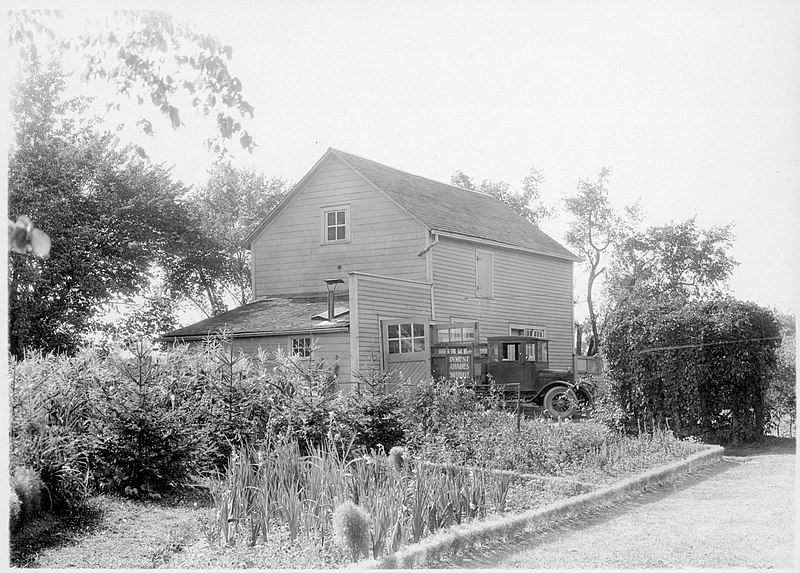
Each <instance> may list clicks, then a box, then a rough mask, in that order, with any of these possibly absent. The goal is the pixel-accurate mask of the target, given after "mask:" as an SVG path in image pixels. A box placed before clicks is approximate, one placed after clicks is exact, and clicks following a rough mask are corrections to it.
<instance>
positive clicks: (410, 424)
mask: <svg viewBox="0 0 800 573" xmlns="http://www.w3.org/2000/svg"><path fill="white" fill-rule="evenodd" d="M403 392H404V395H403V404H404V405H403V410H402V424H403V430H404V433H405V440H406V444H407V445H408V446H409V447H410V448H412V449H414V448H421V447H423V445H424V444H426V443H430V442H431V441H433V440H435V441H437V442H439V443H442V444H445V447H448V446H449V445H451V444H452V443H455V442H456V441H457V439H458V432H459V430H460V429H462V428H464V427H466V426H467V425H469V424H470V423H471V419H470V415H471V414H472V413H474V412H480V411H484V410H486V409H488V408H489V407H491V403H489V402H486V401H484V400H482V399H481V398H480V397H478V396H477V395H476V394H475V391H474V390H472V389H470V388H467V387H466V386H465V385H464V382H463V381H459V382H454V381H452V380H446V379H439V380H422V381H420V382H419V383H417V384H411V385H407V386H406V387H405V388H404V389H403Z"/></svg>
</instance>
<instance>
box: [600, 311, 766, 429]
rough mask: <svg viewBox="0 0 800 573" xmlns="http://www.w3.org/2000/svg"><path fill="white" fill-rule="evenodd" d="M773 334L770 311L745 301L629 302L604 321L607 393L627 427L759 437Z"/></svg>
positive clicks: (763, 413) (762, 426)
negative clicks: (666, 428) (607, 378)
mask: <svg viewBox="0 0 800 573" xmlns="http://www.w3.org/2000/svg"><path fill="white" fill-rule="evenodd" d="M778 336H779V331H778V323H777V320H776V319H775V316H774V315H773V314H772V312H771V311H769V310H767V309H764V308H761V307H758V306H757V305H755V304H753V303H743V302H739V301H736V300H733V299H722V300H713V301H707V302H690V303H687V304H677V303H660V304H656V303H651V302H646V301H645V302H637V303H631V304H629V305H628V306H625V307H622V308H620V309H618V310H617V311H615V312H614V313H612V314H611V315H610V316H609V317H608V319H607V320H606V324H605V353H606V358H607V364H608V376H609V382H608V391H609V395H610V398H611V399H612V400H613V401H614V402H615V403H616V404H617V405H618V406H619V407H620V409H621V410H623V411H624V416H623V420H622V423H623V424H624V425H625V427H626V429H628V430H630V431H636V430H641V429H645V428H647V429H652V428H654V427H664V426H668V427H670V428H672V429H673V430H674V431H675V433H676V435H678V436H681V437H686V436H696V437H699V438H701V439H704V440H709V441H715V442H737V441H740V440H745V441H749V440H757V439H760V438H761V437H762V436H763V435H764V430H765V427H766V424H767V421H768V412H767V407H766V390H767V383H768V380H769V376H770V374H771V372H772V369H773V368H774V366H775V360H776V357H775V349H776V346H777V337H778Z"/></svg>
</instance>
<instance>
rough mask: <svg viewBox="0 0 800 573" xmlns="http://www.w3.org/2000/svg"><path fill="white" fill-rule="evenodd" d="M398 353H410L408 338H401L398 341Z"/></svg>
mask: <svg viewBox="0 0 800 573" xmlns="http://www.w3.org/2000/svg"><path fill="white" fill-rule="evenodd" d="M400 352H411V339H410V338H401V339H400Z"/></svg>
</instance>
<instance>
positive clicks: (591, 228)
mask: <svg viewBox="0 0 800 573" xmlns="http://www.w3.org/2000/svg"><path fill="white" fill-rule="evenodd" d="M610 176H611V169H610V168H608V167H604V168H603V169H602V170H600V172H599V173H598V175H597V180H596V181H590V180H588V179H582V180H581V181H579V182H578V192H577V193H576V194H575V195H574V196H572V197H567V198H565V199H564V205H565V206H566V209H567V211H568V212H569V213H571V214H572V221H571V222H570V224H569V229H568V230H567V233H566V235H565V239H566V241H567V244H568V245H570V246H571V247H574V248H575V249H577V250H578V251H579V252H580V253H581V254H582V255H583V256H584V257H585V259H586V266H587V267H588V271H589V278H588V281H587V285H586V303H587V305H588V308H589V322H590V323H591V328H592V341H593V343H592V344H590V346H589V350H588V354H589V355H590V356H591V355H594V354H596V353H597V349H598V345H599V343H600V336H599V330H598V326H597V312H596V309H595V306H594V298H593V291H594V284H595V281H596V280H597V279H598V277H599V276H600V275H601V274H603V272H604V271H605V266H602V265H603V257H604V255H605V254H606V253H607V251H608V250H609V249H610V248H612V247H613V246H614V245H616V244H619V243H621V242H622V241H623V240H624V238H625V237H626V236H627V234H628V233H630V227H631V224H632V222H634V221H636V220H638V218H639V212H638V206H636V205H634V206H631V207H626V208H625V214H624V215H623V214H620V213H619V212H618V211H616V210H615V209H614V208H613V207H612V205H611V202H610V201H609V199H608V189H607V184H608V179H609V177H610Z"/></svg>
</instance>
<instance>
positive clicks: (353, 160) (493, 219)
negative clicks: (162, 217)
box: [243, 148, 580, 261]
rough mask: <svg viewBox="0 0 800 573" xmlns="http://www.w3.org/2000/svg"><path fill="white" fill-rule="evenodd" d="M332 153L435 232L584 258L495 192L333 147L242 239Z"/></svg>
mask: <svg viewBox="0 0 800 573" xmlns="http://www.w3.org/2000/svg"><path fill="white" fill-rule="evenodd" d="M331 156H334V157H337V158H339V160H341V161H343V162H344V163H345V164H346V165H348V166H349V167H350V168H351V169H353V170H354V171H356V172H357V173H359V174H360V175H361V176H362V177H363V178H364V180H365V181H367V182H368V183H370V184H371V185H372V186H373V187H375V188H376V189H378V190H379V191H381V192H383V193H384V194H385V195H386V196H387V197H389V198H390V199H392V200H393V201H394V202H395V203H397V204H398V205H399V206H400V207H401V208H402V209H405V210H406V211H407V212H408V213H410V214H411V215H412V216H413V217H415V218H416V219H418V220H419V221H420V222H421V223H422V224H423V225H425V226H426V227H428V229H430V230H431V231H432V232H434V233H437V232H438V233H449V234H452V235H456V236H459V237H463V238H464V239H465V240H470V239H474V240H475V239H477V240H483V241H491V242H494V243H498V244H500V245H507V246H509V247H514V248H519V249H523V250H526V251H532V252H535V253H539V254H543V255H548V256H552V257H557V258H560V259H567V260H570V261H580V258H579V257H577V256H575V255H574V254H573V253H571V252H570V251H568V250H567V249H566V248H564V247H563V246H562V245H561V244H559V243H558V242H557V241H555V240H554V239H552V238H551V237H549V236H548V235H547V234H545V233H544V232H543V231H541V230H540V229H539V228H537V227H535V226H534V225H531V224H530V222H528V221H526V220H525V219H523V218H522V217H520V216H519V215H517V214H516V213H515V212H514V211H512V210H511V209H510V208H509V207H508V206H507V205H506V204H505V203H502V202H501V201H498V200H497V199H495V198H494V197H492V196H491V195H486V194H485V193H479V192H477V191H470V190H468V189H462V188H461V187H456V186H454V185H448V184H446V183H440V182H439V181H434V180H433V179H428V178H426V177H420V176H419V175H413V174H411V173H406V172H405V171H401V170H399V169H395V168H393V167H388V166H386V165H382V164H380V163H377V162H375V161H371V160H369V159H364V158H363V157H359V156H358V155H353V154H352V153H347V152H345V151H340V150H338V149H333V148H328V151H327V152H326V153H325V155H323V156H322V157H321V158H320V159H319V161H317V163H316V164H315V165H314V167H312V168H311V170H310V171H309V172H308V173H306V175H305V176H304V177H303V178H302V179H301V180H300V181H299V182H298V183H297V185H295V187H294V189H292V191H291V193H289V194H288V195H287V196H286V197H285V198H284V199H283V201H281V203H280V204H279V205H278V207H276V208H275V210H273V211H272V213H270V215H269V216H267V218H266V219H264V221H262V222H261V224H260V225H259V226H258V227H257V228H256V229H254V230H253V232H252V233H250V235H249V236H248V237H247V239H245V241H244V243H243V246H244V247H245V248H250V245H251V244H252V242H253V241H254V240H255V239H256V237H258V235H259V234H261V231H262V230H263V229H264V228H265V227H266V226H267V225H268V224H269V223H270V221H272V220H273V219H274V218H275V217H277V216H278V215H279V214H280V212H281V211H282V210H283V207H284V206H285V205H287V204H288V203H289V201H291V200H292V198H293V197H294V196H295V195H296V194H297V193H298V192H300V191H301V190H302V188H303V187H304V186H305V184H306V183H308V181H310V180H311V179H312V178H313V177H314V175H315V174H316V173H317V171H318V170H319V169H320V168H321V167H322V166H323V165H324V164H325V162H326V160H327V159H328V158H329V157H331Z"/></svg>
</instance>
